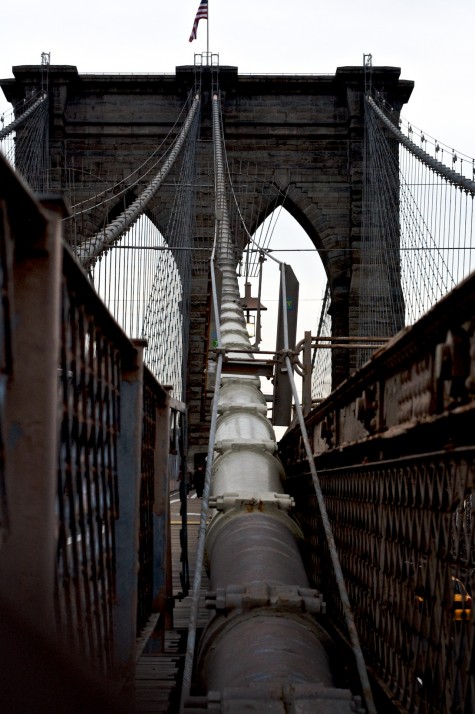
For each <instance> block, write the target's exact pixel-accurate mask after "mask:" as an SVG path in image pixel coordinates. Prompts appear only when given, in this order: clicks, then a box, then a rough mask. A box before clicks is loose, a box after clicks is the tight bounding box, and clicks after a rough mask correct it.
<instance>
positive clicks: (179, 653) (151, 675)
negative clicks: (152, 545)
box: [135, 491, 208, 714]
mask: <svg viewBox="0 0 475 714" xmlns="http://www.w3.org/2000/svg"><path fill="white" fill-rule="evenodd" d="M200 508H201V500H199V499H197V498H196V496H195V492H194V491H193V492H192V493H191V494H190V497H189V498H188V519H187V521H188V551H189V552H188V556H189V567H190V583H193V577H194V570H195V554H196V545H197V539H198V526H199V520H200ZM179 510H180V502H179V497H178V494H172V496H171V498H170V517H171V540H172V568H173V593H174V594H176V593H178V592H180V590H181V584H180V570H181V562H180V554H181V549H180V526H181V518H180V515H179ZM207 589H208V578H207V576H206V573H203V575H202V586H201V597H200V609H199V613H198V628H199V629H201V628H203V627H204V625H205V624H206V622H207V620H208V611H207V610H206V609H205V607H204V597H205V592H206V590H207ZM192 594H193V593H192V590H191V591H190V594H189V595H188V597H186V598H184V599H183V600H181V601H178V600H177V601H176V603H175V608H174V611H173V629H170V630H165V629H164V628H163V626H162V625H163V623H162V622H161V620H160V618H158V617H157V616H154V617H152V618H151V619H150V621H149V623H148V626H147V627H146V628H145V630H144V632H143V633H142V635H141V637H140V638H138V640H137V663H136V670H135V703H136V704H135V706H136V709H135V711H136V713H137V714H141V713H142V712H143V713H144V714H145V712H146V713H147V714H151V713H156V714H159V713H160V714H161V713H163V712H166V713H167V714H174V712H177V711H178V709H179V701H180V683H181V676H182V671H183V663H184V657H185V651H186V640H187V631H188V622H189V616H190V608H191V597H192Z"/></svg>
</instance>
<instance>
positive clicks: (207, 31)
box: [206, 0, 211, 64]
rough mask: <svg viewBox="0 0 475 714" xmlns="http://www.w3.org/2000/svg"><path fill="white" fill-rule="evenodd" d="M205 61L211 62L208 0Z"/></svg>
mask: <svg viewBox="0 0 475 714" xmlns="http://www.w3.org/2000/svg"><path fill="white" fill-rule="evenodd" d="M206 61H207V62H208V64H211V63H210V61H209V0H208V17H207V18H206Z"/></svg>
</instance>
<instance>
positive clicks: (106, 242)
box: [76, 94, 200, 270]
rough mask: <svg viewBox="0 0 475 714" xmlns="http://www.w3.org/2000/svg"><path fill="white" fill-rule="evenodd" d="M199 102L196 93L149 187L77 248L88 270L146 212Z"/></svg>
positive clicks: (176, 153) (185, 134)
mask: <svg viewBox="0 0 475 714" xmlns="http://www.w3.org/2000/svg"><path fill="white" fill-rule="evenodd" d="M199 102H200V98H199V95H198V94H196V95H195V98H194V99H193V103H192V105H191V108H190V111H189V112H188V116H187V117H186V119H185V122H184V124H183V126H182V128H181V130H180V133H179V134H178V136H177V138H176V141H175V144H174V146H173V149H172V150H171V151H170V154H169V156H168V158H167V160H166V161H165V163H164V164H163V166H162V167H161V169H160V171H159V172H158V174H157V175H156V176H155V178H154V179H153V180H152V181H151V182H150V183H149V184H148V186H147V188H145V189H144V190H143V191H142V193H141V194H140V196H139V197H138V198H137V199H136V200H135V201H134V202H133V203H132V204H131V205H130V206H129V208H127V209H126V210H125V211H123V212H122V213H121V214H120V216H118V217H117V218H116V219H115V220H114V221H112V223H110V224H109V225H108V226H106V227H105V228H104V229H103V230H101V231H99V233H96V234H95V235H94V236H92V238H90V239H88V240H87V242H85V243H83V244H82V245H81V246H79V247H78V249H77V250H76V255H77V257H78V259H79V261H80V262H81V264H82V266H83V267H84V268H85V269H86V270H88V269H89V268H90V267H91V266H92V264H93V263H94V261H95V260H96V258H98V257H99V255H100V254H101V253H102V252H103V251H105V250H107V248H109V247H110V246H111V245H112V244H113V243H114V241H116V240H117V239H118V238H120V236H121V235H122V234H123V233H124V232H125V231H126V230H127V229H128V228H130V226H131V225H132V223H134V221H136V220H137V218H138V217H139V216H140V215H141V214H142V213H143V212H144V210H145V208H146V206H147V204H148V203H149V202H150V200H151V199H152V198H153V196H154V195H155V193H156V192H157V191H158V189H159V187H160V185H161V183H162V181H163V179H164V178H165V177H166V176H167V174H168V172H169V171H170V169H171V167H172V165H173V162H174V161H175V159H176V157H177V156H178V154H179V153H180V150H181V148H182V146H183V144H184V142H185V139H186V137H187V134H188V130H189V128H190V126H191V124H192V122H193V118H194V116H195V114H196V110H197V108H198V105H199Z"/></svg>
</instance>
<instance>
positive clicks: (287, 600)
mask: <svg viewBox="0 0 475 714" xmlns="http://www.w3.org/2000/svg"><path fill="white" fill-rule="evenodd" d="M220 126H221V125H220V107H219V98H218V96H217V94H216V95H214V96H213V137H214V148H215V171H216V176H215V179H216V191H217V196H216V209H217V224H218V225H217V237H218V245H217V249H218V256H219V268H220V270H221V272H222V301H221V313H220V335H221V343H222V348H223V351H226V353H227V354H228V355H229V356H230V357H232V356H233V350H236V351H237V350H239V356H240V357H241V358H242V357H243V354H242V353H243V352H244V353H246V352H249V356H248V357H249V360H253V359H254V357H253V355H252V353H251V352H250V350H251V349H252V347H251V344H250V340H249V337H248V334H247V331H246V329H245V320H244V313H243V310H242V308H241V306H240V301H239V286H238V280H237V275H236V267H237V261H236V259H235V256H234V253H233V249H234V246H233V243H232V240H231V237H230V231H229V223H228V221H227V205H226V195H225V190H224V169H223V167H224V162H223V156H222V143H221V131H220ZM219 356H220V357H222V352H220V353H219ZM216 389H217V390H218V389H219V399H218V402H217V411H218V418H217V422H216V430H215V440H214V459H213V464H212V467H211V473H210V478H211V480H210V489H209V493H210V496H209V506H210V512H209V515H210V517H211V518H210V523H209V525H208V528H207V532H206V537H205V558H206V563H207V568H208V571H209V577H210V583H211V591H210V593H209V595H208V597H207V606H208V608H209V609H210V610H212V611H214V612H213V615H212V617H211V619H210V622H209V624H208V625H207V627H206V628H205V631H204V633H203V635H202V637H201V641H200V645H199V651H198V656H197V664H196V672H197V686H198V687H199V691H200V695H201V696H199V695H196V696H192V697H189V698H188V701H183V700H182V710H193V711H197V709H194V707H198V706H199V707H201V710H202V708H203V705H205V706H206V705H207V704H208V705H210V706H211V707H212V708H213V711H224V710H225V708H226V707H227V702H228V699H232V700H234V701H236V699H238V700H239V701H241V700H242V701H243V702H244V701H246V705H245V709H246V711H254V712H261V711H263V710H264V709H266V710H267V709H268V707H269V701H270V700H278V702H279V704H277V703H276V704H275V708H272V711H275V712H277V711H282V712H284V711H288V708H287V707H288V706H292V705H293V706H294V707H295V708H297V706H298V710H299V711H301V712H307V711H308V712H310V711H317V708H316V701H317V700H318V699H319V698H321V699H325V706H327V707H329V706H330V707H331V711H332V712H337V713H339V712H342V713H343V712H350V711H358V708H357V707H356V708H355V702H354V700H352V696H351V693H350V692H348V691H347V690H338V689H335V688H334V687H333V679H332V675H331V672H330V667H329V662H328V657H327V653H326V651H325V648H324V646H323V643H322V642H323V639H324V633H323V631H322V629H321V628H320V627H319V625H318V624H317V622H316V620H315V618H314V615H315V614H318V613H320V612H323V611H324V603H323V602H322V597H321V595H320V593H318V592H317V591H316V590H313V589H311V588H310V587H309V583H308V580H307V576H306V573H305V569H304V566H303V562H302V559H301V556H300V553H299V540H300V539H301V538H302V534H301V531H300V529H299V527H298V526H297V524H296V522H295V521H294V520H293V519H292V518H291V516H290V511H291V508H292V506H293V502H292V499H291V498H290V497H289V496H288V495H287V494H285V493H284V492H283V491H284V490H283V486H282V477H283V475H284V474H283V468H282V466H281V464H280V462H279V460H278V459H277V457H276V456H275V451H276V441H275V435H274V431H273V428H272V426H271V424H270V422H269V420H268V419H267V417H266V411H267V409H266V402H265V398H264V396H263V394H262V392H261V390H260V380H259V378H258V377H257V376H253V375H251V376H247V375H244V376H239V375H237V376H236V375H232V376H226V375H225V374H224V375H222V377H221V381H220V382H218V381H217V382H216ZM208 468H209V464H208ZM205 488H206V487H205ZM204 495H206V494H204ZM198 576H199V573H198ZM195 595H196V593H195ZM186 686H187V685H186ZM322 693H323V694H322ZM217 701H219V702H220V703H221V707H220V708H219V709H218V708H217V707H216V703H217ZM322 703H323V702H322ZM235 706H237V705H235ZM243 706H244V705H243ZM329 710H330V709H328V711H329ZM226 711H228V709H227V708H226ZM233 711H238V709H233Z"/></svg>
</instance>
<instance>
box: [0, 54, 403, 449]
mask: <svg viewBox="0 0 475 714" xmlns="http://www.w3.org/2000/svg"><path fill="white" fill-rule="evenodd" d="M40 72H41V68H40V67H38V66H20V67H14V68H13V73H14V79H8V80H3V81H1V83H0V84H1V86H2V88H3V90H4V93H5V94H6V96H7V99H8V100H9V101H11V102H13V103H16V102H17V101H19V100H20V99H22V98H23V97H24V96H25V94H27V93H28V92H29V91H30V90H31V89H32V88H37V87H38V86H39V84H40ZM372 72H373V74H372V82H373V85H374V86H375V87H376V88H377V89H378V90H379V91H381V92H382V93H383V95H384V96H385V98H386V99H387V100H388V101H389V103H390V104H391V105H392V106H393V107H394V109H395V110H396V111H399V110H400V108H401V106H402V105H403V104H404V103H405V102H407V100H408V99H409V97H410V94H411V91H412V88H413V83H412V82H410V81H405V80H401V79H400V70H399V69H398V68H394V67H374V68H373V70H372ZM197 79H198V81H199V82H200V83H201V88H202V97H203V100H202V110H201V111H202V115H201V130H200V135H199V139H198V143H197V154H196V157H197V158H196V167H197V168H196V174H197V177H196V186H197V188H196V193H195V211H196V226H195V233H194V236H193V242H194V246H195V247H197V248H203V247H204V248H206V247H207V248H210V246H211V241H212V239H213V233H214V229H213V225H214V196H213V180H212V173H211V167H212V144H211V121H210V106H209V105H210V96H211V91H212V87H211V80H212V70H211V69H210V68H207V67H203V68H200V69H197V68H195V67H192V66H184V67H177V69H176V73H175V75H101V74H88V75H86V74H83V75H81V74H78V71H77V69H76V67H72V66H54V65H52V66H50V67H49V78H48V82H49V90H50V131H49V137H50V138H49V141H50V156H51V164H52V165H51V169H52V174H51V175H52V188H53V189H57V188H60V187H61V186H63V187H64V185H65V183H66V184H67V187H68V190H69V191H71V192H72V191H74V193H75V195H76V196H81V197H86V196H87V194H88V191H89V193H90V192H91V190H92V189H90V188H88V186H87V182H85V180H84V177H85V176H86V174H91V175H92V174H93V175H95V176H100V180H101V182H102V183H103V185H111V184H113V183H114V182H116V181H117V180H118V179H124V177H127V175H128V174H129V173H130V172H131V171H132V170H134V169H135V168H136V167H137V166H138V165H140V161H141V160H142V159H143V157H146V156H149V155H150V154H151V153H152V152H153V151H154V150H156V148H157V146H159V145H160V144H161V142H163V141H164V139H165V137H166V136H167V134H168V132H169V131H170V130H171V129H172V128H173V125H174V122H175V121H176V119H177V117H178V116H179V114H180V111H181V109H182V107H183V105H184V101H185V99H186V97H187V95H188V93H189V92H190V90H191V88H192V87H193V85H194V83H195V81H196V80H197ZM218 80H219V87H220V93H221V98H222V109H223V125H224V126H223V130H224V137H225V142H226V148H227V155H228V160H229V164H230V167H231V171H232V172H233V175H234V177H235V179H234V181H235V185H236V187H237V193H238V194H239V202H240V208H241V211H242V214H243V216H244V219H245V221H246V224H247V226H248V227H249V228H250V231H251V233H252V232H253V231H254V230H256V229H257V228H258V227H259V225H260V224H261V223H262V221H263V220H264V219H265V218H266V216H267V215H268V214H269V213H270V212H271V211H272V210H273V208H275V207H276V206H278V205H279V204H283V205H284V207H285V208H286V209H287V210H288V211H289V212H290V213H291V215H292V216H293V217H294V218H295V219H296V220H297V222H298V223H299V224H300V225H301V226H302V227H303V228H304V229H305V231H306V232H307V234H308V236H309V237H310V239H311V241H312V242H313V244H314V245H315V247H316V248H317V250H318V251H319V252H320V256H321V259H322V262H323V264H324V266H325V270H326V273H327V276H328V279H329V282H330V288H331V315H332V324H333V328H332V329H333V334H334V336H346V335H352V334H355V332H356V329H357V325H358V320H357V316H358V292H359V282H358V281H359V273H358V263H359V245H360V239H361V220H362V188H363V134H364V122H363V96H364V82H365V78H364V69H363V67H340V68H338V69H337V71H336V73H335V75H312V76H310V75H283V76H275V75H239V73H238V70H237V68H236V67H220V68H219V72H218ZM251 175H252V177H253V182H254V185H257V182H260V185H261V186H262V187H263V190H262V191H261V192H260V196H259V200H258V201H256V200H255V197H251V195H250V192H249V191H247V190H246V183H249V181H250V179H249V177H250V176H251ZM169 183H170V185H169V186H168V187H167V186H164V187H162V188H161V189H160V192H159V195H158V197H157V200H156V205H155V207H154V211H153V216H154V221H155V222H156V224H157V226H158V228H159V229H160V230H161V231H162V233H163V234H164V236H165V238H166V226H167V217H168V215H169V212H170V208H171V206H172V203H173V199H174V188H173V186H172V184H173V180H170V182H169ZM240 189H242V190H240ZM133 198H135V195H131V196H130V197H129V198H128V200H133ZM123 201H124V197H123V196H122V197H121V198H120V199H117V202H116V205H115V206H114V203H112V205H111V206H110V207H109V215H110V216H112V217H113V216H114V211H115V212H116V214H117V213H118V212H120V210H123ZM103 221H104V216H103V215H101V214H99V213H98V214H97V215H94V214H93V215H92V216H90V217H89V218H88V222H86V223H85V226H84V231H85V234H86V235H87V234H88V233H89V234H92V233H94V232H95V231H96V230H97V229H98V228H99V227H101V225H102V224H103ZM238 239H239V237H238ZM239 240H240V241H241V245H244V243H245V240H246V239H245V236H242V237H241V238H240V239H239ZM207 257H208V256H207V253H206V251H199V252H198V251H197V252H196V259H195V261H194V264H193V286H192V309H193V314H192V318H191V324H192V333H191V337H190V339H191V355H190V362H189V364H190V367H189V379H188V398H187V402H188V407H189V410H190V411H189V413H190V432H191V433H192V434H194V435H195V437H196V438H197V439H198V440H200V439H201V436H200V434H201V435H202V436H203V438H204V432H205V428H206V427H203V404H204V398H203V366H204V355H205V352H206V349H207V329H208V324H209V301H208V274H207V264H208V263H207ZM349 370H350V363H349V358H348V352H347V351H344V350H339V351H338V350H336V351H335V354H334V363H333V384H334V385H336V384H338V383H339V382H341V381H342V380H343V379H344V378H345V377H347V376H348V373H349Z"/></svg>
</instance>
